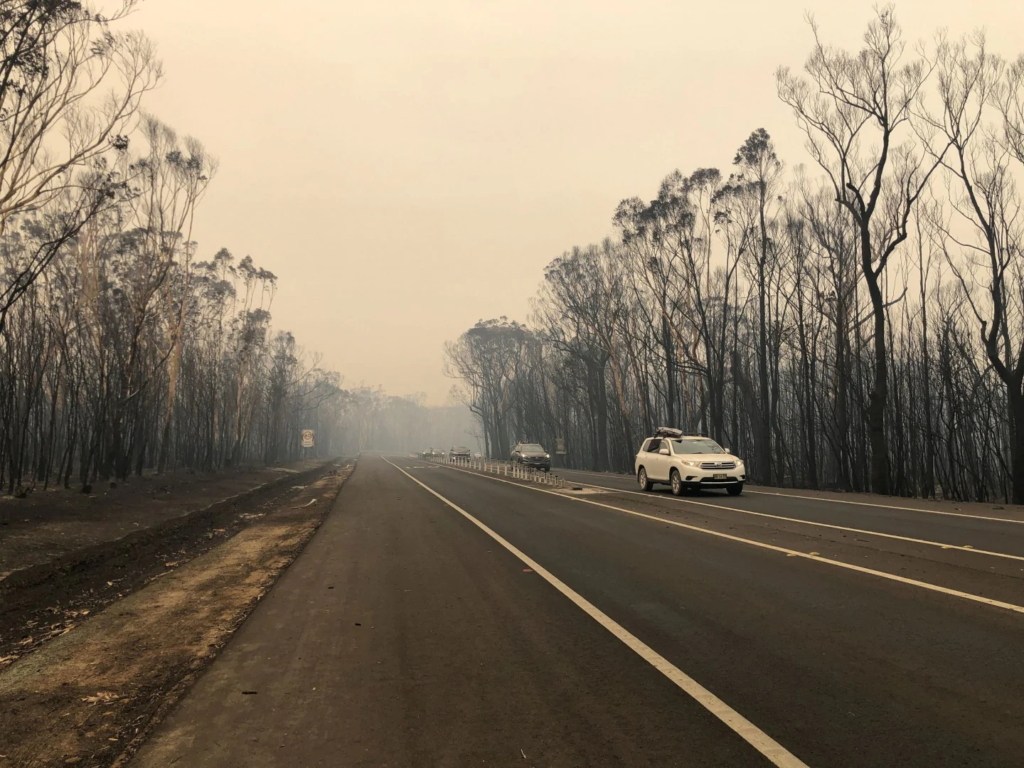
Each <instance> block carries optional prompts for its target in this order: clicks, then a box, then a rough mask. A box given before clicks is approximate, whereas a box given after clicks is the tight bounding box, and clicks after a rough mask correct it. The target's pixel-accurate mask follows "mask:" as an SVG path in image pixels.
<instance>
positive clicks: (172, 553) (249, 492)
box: [0, 462, 334, 669]
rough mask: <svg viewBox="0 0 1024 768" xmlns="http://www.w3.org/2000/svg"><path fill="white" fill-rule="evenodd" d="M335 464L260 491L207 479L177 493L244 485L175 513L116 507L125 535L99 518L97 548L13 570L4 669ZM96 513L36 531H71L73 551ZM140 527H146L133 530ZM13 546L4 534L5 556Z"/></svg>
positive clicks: (280, 476)
mask: <svg viewBox="0 0 1024 768" xmlns="http://www.w3.org/2000/svg"><path fill="white" fill-rule="evenodd" d="M330 466H334V465H333V463H332V464H326V463H323V462H316V463H312V464H311V465H307V466H304V467H302V471H290V472H286V473H282V472H280V471H278V472H274V473H272V474H270V473H268V474H266V475H264V476H263V479H264V483H263V484H262V485H259V486H257V487H255V488H253V487H252V486H251V483H252V482H253V480H254V479H256V478H255V477H252V476H250V475H248V474H246V475H245V479H244V480H241V479H240V478H239V477H228V478H224V479H222V482H220V483H217V482H212V481H210V480H209V479H208V481H207V482H204V483H203V485H202V487H201V488H199V487H196V488H191V489H180V490H179V492H178V494H177V495H178V496H179V497H182V499H185V498H187V499H190V500H192V501H193V502H194V501H196V500H198V499H207V498H208V497H209V495H210V494H211V493H220V492H223V491H224V490H226V489H232V488H235V487H237V485H238V484H239V483H240V482H241V483H244V484H245V485H246V486H247V487H244V489H243V490H241V491H235V492H234V493H233V494H232V495H230V496H228V495H227V494H224V495H225V496H228V497H227V498H224V496H220V497H219V498H220V499H221V500H220V501H216V502H215V503H212V504H207V505H206V506H204V507H202V508H196V507H193V508H192V510H191V511H189V510H188V508H187V506H186V505H187V503H188V502H186V501H184V500H180V501H176V502H175V503H174V507H173V509H174V510H175V511H174V512H173V513H172V512H171V511H170V510H169V509H168V508H167V506H166V505H164V504H160V503H157V504H154V503H152V502H147V501H146V500H145V499H144V498H138V499H136V504H135V505H134V506H126V507H123V508H122V509H120V510H117V507H116V505H115V510H117V511H120V512H121V516H122V517H123V518H124V520H122V521H121V522H122V524H123V523H124V521H125V520H127V521H130V522H131V523H132V526H133V527H132V528H131V529H130V530H131V532H130V533H127V535H124V534H122V535H121V536H120V537H119V538H114V539H113V540H108V539H107V537H108V536H109V535H111V534H113V533H115V532H117V530H118V528H117V525H115V524H114V521H111V520H108V519H106V518H110V517H112V516H113V513H111V512H107V513H104V515H103V519H100V520H96V521H95V524H96V525H97V526H98V527H99V528H100V529H101V531H100V532H98V533H97V532H94V533H92V534H91V537H92V539H94V540H95V539H97V538H98V539H99V540H98V541H96V543H92V544H91V545H89V546H82V547H80V548H77V549H71V550H70V551H67V552H65V553H64V554H61V555H60V556H58V557H54V558H50V559H49V560H46V561H44V562H39V563H37V564H36V565H32V566H29V567H27V568H22V569H20V570H16V571H14V572H13V573H10V574H9V575H8V576H7V577H6V578H5V579H3V580H0V669H2V668H3V667H5V666H7V665H9V664H11V663H13V662H14V661H16V660H17V659H18V658H20V657H22V656H24V655H26V654H27V653H30V652H32V651H33V650H35V649H36V648H38V647H39V646H40V645H42V644H43V643H45V642H48V641H49V640H51V639H53V638H55V637H58V636H60V635H62V634H64V633H65V632H68V631H70V630H71V629H72V628H73V627H75V626H76V625H77V624H80V623H81V622H82V621H84V620H85V619H86V618H87V617H89V616H90V615H91V614H94V613H95V612H96V611H98V610H102V609H103V608H104V607H105V606H107V605H110V604H111V603H113V602H114V601H116V600H119V599H120V598H122V597H124V596H125V595H127V594H130V593H131V592H133V591H135V590H137V589H139V588H141V587H142V586H144V585H145V584H147V583H148V582H149V581H151V580H152V579H154V578H156V577H158V576H160V575H163V574H164V573H166V572H167V571H168V570H170V569H173V568H176V567H178V566H179V565H181V564H182V563H184V562H187V561H188V560H190V559H191V558H194V557H196V556H198V555H200V554H202V553H203V552H206V551H208V550H210V549H212V548H213V547H215V546H217V545H218V544H220V543H221V542H223V541H225V540H227V539H228V538H230V537H231V536H234V535H235V534H236V533H238V531H240V530H242V529H243V528H245V527H246V526H248V525H250V524H251V523H252V521H253V520H255V519H257V518H258V517H259V516H261V515H262V514H263V513H264V512H265V511H266V510H265V509H261V507H267V506H268V505H269V506H272V505H273V504H274V503H275V502H276V501H277V499H279V498H283V497H284V496H287V495H288V494H292V493H294V490H293V489H294V488H295V487H296V486H300V487H301V486H304V485H306V484H308V483H309V482H311V481H313V480H314V479H316V478H318V477H319V476H320V475H321V474H323V473H324V472H326V471H328V469H329V468H330ZM122 503H123V502H122ZM268 508H269V507H268ZM98 515H99V513H98V512H94V513H89V512H88V511H86V512H85V513H83V514H81V515H74V514H70V513H67V512H65V514H63V515H57V517H56V519H54V520H53V521H51V522H50V523H49V524H47V526H45V527H43V526H39V527H37V529H36V530H37V533H38V534H39V537H40V538H47V537H48V536H52V535H53V534H54V532H55V531H59V530H61V529H67V530H66V532H65V533H66V535H65V536H64V537H63V539H62V542H63V545H64V546H70V544H71V542H72V541H77V540H80V538H81V537H80V536H77V534H76V531H77V530H78V529H79V528H81V527H83V526H84V525H86V524H84V523H83V522H82V520H81V519H80V518H81V517H82V516H84V517H86V518H89V517H97V516H98ZM140 522H141V523H142V524H146V525H145V527H138V528H135V527H134V525H135V524H140ZM2 530H5V531H6V529H2ZM14 546H15V545H12V544H11V542H10V541H9V540H8V539H7V538H6V536H4V537H3V541H2V543H0V553H2V552H4V551H9V550H11V549H12V547H14Z"/></svg>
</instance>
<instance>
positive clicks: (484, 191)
mask: <svg viewBox="0 0 1024 768" xmlns="http://www.w3.org/2000/svg"><path fill="white" fill-rule="evenodd" d="M896 9H897V14H898V18H899V20H900V22H901V23H902V25H903V27H904V30H905V34H906V37H907V39H908V41H910V42H911V43H913V42H914V41H917V40H924V39H927V38H930V37H932V36H933V35H934V33H935V32H936V30H938V29H940V28H947V29H948V31H949V33H950V34H951V35H955V36H959V35H961V34H965V33H969V32H972V31H975V30H977V29H980V28H984V29H986V30H987V33H988V40H989V44H990V48H991V50H993V51H994V52H997V53H1000V54H1002V55H1005V56H1008V57H1016V56H1017V55H1019V54H1021V53H1024V4H1022V3H1020V2H1019V1H1018V0H979V1H978V2H974V3H967V2H950V1H949V0H934V1H932V2H925V1H923V0H914V2H906V1H905V2H901V3H898V4H897V5H896ZM807 12H811V13H812V14H813V15H814V17H815V19H816V20H817V22H818V23H819V25H820V27H821V32H822V35H823V37H825V38H826V39H827V40H828V41H830V42H833V43H835V44H837V45H842V46H844V47H848V48H852V47H854V46H856V45H857V44H858V43H859V40H860V35H861V34H862V32H863V30H864V27H865V25H866V24H867V22H868V21H869V20H870V18H871V17H872V4H871V3H869V2H854V3H842V4H840V3H834V2H821V1H818V2H810V1H809V0H800V1H799V2H798V1H796V0H776V2H771V3H766V2H735V1H734V2H706V3H694V2H682V1H681V0H677V1H675V2H668V1H667V0H631V1H630V2H622V1H621V0H617V1H615V2H612V0H521V1H520V2H496V1H493V0H432V2H423V0H392V1H391V2H371V3H368V2H337V0H298V1H295V0H292V1H290V2H286V3H285V2H279V1H275V2H270V0H216V2H210V0H145V2H143V3H142V5H141V6H140V10H139V11H138V12H137V13H136V14H134V15H133V16H132V18H131V19H130V21H129V23H128V25H129V26H132V27H135V28H139V29H142V30H143V31H145V32H146V33H147V34H148V35H149V36H150V37H151V38H152V39H153V40H154V41H155V43H156V44H157V46H158V49H159V52H160V55H161V58H162V59H163V61H164V65H165V70H166V78H165V81H164V83H163V85H162V86H161V88H160V89H159V90H158V91H157V92H156V93H155V94H153V95H152V97H151V98H150V99H149V101H148V103H147V105H146V106H147V109H148V111H150V112H152V113H153V114H155V115H157V116H158V117H160V118H161V119H163V120H164V121H166V122H168V123H170V124H171V125H173V126H174V127H175V128H176V129H177V130H178V131H179V132H180V133H183V134H191V135H194V136H195V137H197V138H199V139H200V140H201V141H203V143H204V144H205V145H206V146H207V148H208V149H209V150H210V151H211V153H213V154H214V155H216V156H217V157H218V158H219V159H220V170H219V172H218V176H217V178H216V179H215V180H214V182H213V184H212V186H211V187H210V190H209V193H208V196H207V197H206V199H205V201H204V202H203V204H202V207H201V208H200V210H199V214H198V221H197V227H196V239H197V240H198V241H199V244H200V255H201V256H202V257H209V256H212V254H213V253H214V252H215V251H216V250H217V249H219V248H220V247H226V248H228V249H229V250H231V251H232V252H233V253H234V254H235V255H236V256H237V257H239V258H241V257H242V256H245V255H250V256H252V257H253V259H254V260H255V262H256V263H257V264H258V265H260V266H263V267H266V268H267V269H270V270H271V271H273V272H274V273H276V274H277V275H278V278H279V288H278V291H277V294H276V297H275V300H274V306H273V313H274V317H275V326H276V328H278V329H283V330H290V331H292V332H293V333H295V335H296V337H297V338H298V340H299V342H300V343H301V344H302V345H303V346H304V347H306V348H307V349H308V350H310V351H313V350H315V351H318V352H320V353H322V355H323V364H324V365H326V366H328V367H331V368H333V369H335V370H337V371H339V372H340V373H341V374H342V375H343V376H344V379H345V382H346V384H347V385H357V384H360V383H365V384H367V385H382V386H384V387H385V388H386V389H387V390H388V391H389V392H390V393H392V394H403V395H404V394H412V393H420V392H422V393H425V394H426V395H427V398H428V401H429V402H432V403H437V404H440V403H444V402H445V401H446V399H447V395H448V390H449V388H450V387H451V385H452V381H451V380H449V379H446V378H445V377H444V376H443V374H442V370H441V369H442V360H443V344H444V341H445V340H446V339H454V338H455V337H457V336H458V335H459V334H460V333H461V332H462V331H464V330H465V329H466V328H467V327H469V326H471V325H472V324H473V323H475V322H476V321H477V320H479V319H486V318H490V317H497V316H501V315H505V316H508V317H510V318H515V319H519V320H525V319H526V318H527V316H528V314H529V299H530V297H531V296H532V295H533V294H534V292H535V290H536V288H537V285H538V284H539V282H540V280H541V279H542V274H543V268H544V266H545V265H546V264H547V263H548V262H550V261H551V260H552V259H554V258H556V257H557V256H559V255H560V254H561V253H562V252H563V251H565V250H567V249H569V248H571V247H572V246H573V245H586V244H587V243H590V242H596V241H600V240H601V239H602V238H604V237H605V236H607V235H610V234H612V227H611V215H612V212H613V210H614V208H615V206H616V204H617V203H618V202H619V200H621V199H622V198H625V197H629V196H633V195H639V196H641V197H644V198H650V197H653V196H654V195H655V194H656V192H657V187H658V183H659V182H660V180H661V179H662V177H663V176H664V175H666V174H667V173H669V172H670V171H672V170H673V169H675V168H679V169H680V170H682V171H683V172H684V173H688V172H690V171H692V170H694V169H696V168H699V167H708V166H713V167H718V168H722V169H723V170H728V167H729V165H730V163H731V160H732V157H733V155H734V154H735V150H736V148H737V147H738V146H739V145H740V144H741V143H742V142H743V140H744V139H745V138H746V137H747V136H748V135H749V134H750V132H751V131H753V130H754V129H756V128H760V127H763V128H765V129H767V130H768V132H769V133H770V134H772V136H773V138H774V139H775V140H776V143H777V146H778V149H779V154H780V156H781V157H782V159H783V160H785V162H786V163H787V165H788V166H791V167H792V166H797V165H800V164H805V163H807V162H808V157H807V155H806V153H805V151H804V149H803V144H802V137H801V134H800V133H799V132H798V130H797V128H796V126H795V123H794V121H793V119H792V117H791V115H790V114H789V112H788V110H787V109H786V108H785V107H784V106H783V105H782V104H781V103H780V102H779V101H778V99H777V97H776V93H775V81H774V71H775V68H776V67H778V66H779V65H788V66H792V67H799V66H801V65H802V63H803V60H804V58H805V56H806V54H807V52H808V51H809V48H810V43H811V34H810V30H809V28H808V26H807V23H806V21H805V15H806V13H807ZM808 170H809V172H813V169H811V168H808Z"/></svg>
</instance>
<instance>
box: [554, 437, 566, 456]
mask: <svg viewBox="0 0 1024 768" xmlns="http://www.w3.org/2000/svg"><path fill="white" fill-rule="evenodd" d="M555 453H557V454H558V455H559V456H565V453H566V451H565V438H564V437H556V438H555Z"/></svg>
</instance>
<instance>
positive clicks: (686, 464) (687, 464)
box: [680, 461, 701, 469]
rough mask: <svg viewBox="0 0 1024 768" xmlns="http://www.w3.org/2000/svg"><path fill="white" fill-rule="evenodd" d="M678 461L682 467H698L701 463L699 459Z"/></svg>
mask: <svg viewBox="0 0 1024 768" xmlns="http://www.w3.org/2000/svg"><path fill="white" fill-rule="evenodd" d="M680 463H682V465H683V466H684V467H692V468H693V469H700V464H701V463H700V462H699V461H681V462H680Z"/></svg>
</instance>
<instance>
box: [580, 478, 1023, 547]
mask: <svg viewBox="0 0 1024 768" xmlns="http://www.w3.org/2000/svg"><path fill="white" fill-rule="evenodd" d="M580 485H583V486H588V487H590V488H602V489H604V490H606V491H615V492H616V493H628V494H630V495H631V496H642V497H644V498H648V499H663V500H665V501H676V502H679V503H680V504H692V505H694V506H696V507H707V508H709V509H724V510H727V511H729V512H739V513H741V514H744V515H756V516H757V517H770V518H771V519H773V520H785V521H786V522H789V523H799V524H801V525H813V526H816V527H818V528H832V529H833V530H836V531H849V532H850V533H863V534H865V535H867V536H881V537H883V538H886V539H896V540H898V541H909V542H912V543H914V544H927V545H928V546H930V547H939V548H940V549H958V550H960V551H961V552H973V553H975V554H978V555H989V556H990V557H1003V558H1006V559H1007V560H1021V561H1024V555H1010V554H1007V553H1006V552H992V551H991V550H988V549H975V548H974V547H972V546H970V545H966V546H961V545H958V544H945V543H943V542H941V541H929V540H928V539H915V538H913V537H911V536H899V535H897V534H895V533H882V532H881V531H869V530H867V529H865V528H849V527H847V526H845V525H832V524H831V523H819V522H815V521H813V520H804V519H802V518H799V517H786V516H784V515H771V514H769V513H767V512H755V511H754V510H752V509H743V508H741V507H730V506H729V505H727V504H709V503H708V502H704V501H694V500H693V499H682V498H679V497H678V496H665V495H664V494H650V493H642V492H640V491H627V490H625V489H623V488H615V487H614V486H610V485H595V484H593V483H584V482H580ZM801 498H806V497H801Z"/></svg>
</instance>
